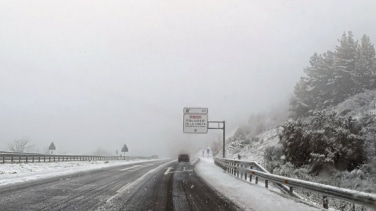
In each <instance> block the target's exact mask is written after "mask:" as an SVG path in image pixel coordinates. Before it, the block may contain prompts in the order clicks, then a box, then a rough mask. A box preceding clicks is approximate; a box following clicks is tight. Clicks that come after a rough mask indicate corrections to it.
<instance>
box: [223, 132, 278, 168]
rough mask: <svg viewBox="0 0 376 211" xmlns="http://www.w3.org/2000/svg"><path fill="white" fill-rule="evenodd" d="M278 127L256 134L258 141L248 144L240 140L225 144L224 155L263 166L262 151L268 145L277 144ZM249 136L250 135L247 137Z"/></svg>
mask: <svg viewBox="0 0 376 211" xmlns="http://www.w3.org/2000/svg"><path fill="white" fill-rule="evenodd" d="M278 130H279V129H278V128H274V129H271V130H268V131H266V132H264V133H261V134H260V135H257V136H256V137H257V140H258V141H252V142H251V143H250V144H242V143H241V141H234V142H231V143H229V144H227V146H226V150H228V151H227V152H226V157H227V158H229V159H238V155H240V156H241V160H246V161H256V162H258V163H260V164H261V165H262V166H264V163H265V162H264V151H265V148H267V147H269V146H274V145H277V144H278V142H279V138H278ZM248 138H251V137H248Z"/></svg>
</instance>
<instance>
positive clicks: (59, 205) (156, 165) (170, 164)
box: [0, 160, 239, 210]
mask: <svg viewBox="0 0 376 211" xmlns="http://www.w3.org/2000/svg"><path fill="white" fill-rule="evenodd" d="M0 192H1V193H2V194H1V196H0V207H1V209H3V210H238V209H239V208H237V207H236V206H235V205H234V204H233V203H232V202H230V201H229V200H227V199H226V198H224V197H223V196H221V195H220V194H219V193H217V192H215V191H213V190H212V189H211V188H210V187H209V186H208V185H206V184H205V183H204V182H203V181H202V180H201V179H200V178H199V177H198V176H197V175H196V173H195V171H194V166H193V165H192V164H190V163H185V162H181V163H178V162H177V161H170V160H162V161H161V160H159V161H150V162H146V163H136V164H127V165H123V166H116V167H109V168H106V169H100V170H94V171H88V172H83V173H76V174H72V175H68V176H61V177H55V178H50V179H45V180H39V181H36V182H28V183H23V184H21V185H13V186H5V187H2V188H0Z"/></svg>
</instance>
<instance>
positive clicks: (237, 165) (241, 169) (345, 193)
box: [214, 158, 376, 210]
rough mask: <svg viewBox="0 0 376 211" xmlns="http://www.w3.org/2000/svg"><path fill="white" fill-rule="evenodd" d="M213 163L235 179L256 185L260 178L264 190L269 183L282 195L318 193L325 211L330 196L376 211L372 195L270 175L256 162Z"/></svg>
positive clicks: (220, 160) (227, 161) (375, 200)
mask: <svg viewBox="0 0 376 211" xmlns="http://www.w3.org/2000/svg"><path fill="white" fill-rule="evenodd" d="M214 162H215V164H216V165H218V166H220V167H221V168H222V169H224V170H225V171H226V172H227V173H230V174H232V175H234V176H236V177H240V178H244V179H245V180H247V177H248V178H249V181H250V182H252V179H253V177H255V183H256V184H257V183H258V178H259V177H261V178H263V179H264V180H265V187H266V188H268V185H269V181H270V182H272V183H274V184H275V185H276V186H277V187H278V188H279V189H281V190H282V191H283V192H284V193H288V194H290V195H292V196H294V197H298V198H302V197H300V196H299V195H298V194H296V193H295V192H294V191H293V189H294V188H303V189H306V190H310V191H314V192H317V193H320V194H322V195H323V207H324V208H326V209H328V208H329V206H328V202H329V200H328V196H331V197H335V198H338V199H341V200H344V201H348V202H352V203H355V204H360V205H364V206H367V207H370V208H373V209H375V210H376V195H374V194H370V193H365V192H359V191H355V190H350V189H345V188H338V187H334V186H330V185H324V184H319V183H314V182H308V181H305V180H300V179H294V178H289V177H283V176H279V175H275V174H271V173H269V172H268V171H267V170H266V169H264V168H263V167H262V166H260V165H259V164H258V163H257V162H249V161H239V160H230V159H223V158H215V159H214Z"/></svg>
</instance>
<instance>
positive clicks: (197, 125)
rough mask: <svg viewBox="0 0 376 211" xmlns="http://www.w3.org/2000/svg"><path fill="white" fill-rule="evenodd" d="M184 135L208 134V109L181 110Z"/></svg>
mask: <svg viewBox="0 0 376 211" xmlns="http://www.w3.org/2000/svg"><path fill="white" fill-rule="evenodd" d="M183 112H184V116H183V132H184V133H207V132H208V109H207V108H184V110H183Z"/></svg>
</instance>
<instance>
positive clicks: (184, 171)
mask: <svg viewBox="0 0 376 211" xmlns="http://www.w3.org/2000/svg"><path fill="white" fill-rule="evenodd" d="M189 171H193V170H185V171H171V172H169V173H170V174H172V173H175V172H189Z"/></svg>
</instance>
